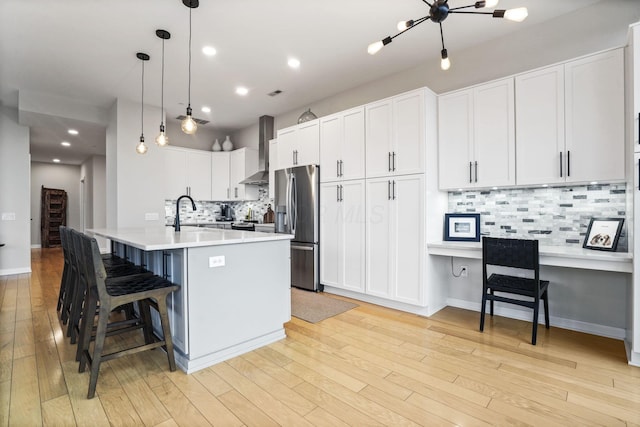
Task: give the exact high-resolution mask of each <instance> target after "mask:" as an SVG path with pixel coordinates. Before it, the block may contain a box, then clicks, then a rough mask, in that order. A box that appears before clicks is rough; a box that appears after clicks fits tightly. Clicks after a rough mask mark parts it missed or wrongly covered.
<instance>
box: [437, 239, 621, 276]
mask: <svg viewBox="0 0 640 427" xmlns="http://www.w3.org/2000/svg"><path fill="white" fill-rule="evenodd" d="M427 249H428V252H429V255H443V256H451V257H456V258H472V259H482V243H481V242H444V241H439V242H431V243H428V244H427ZM539 253H540V265H550V266H555V267H568V268H581V269H586V270H599V271H614V272H618V273H631V272H633V254H632V253H629V252H607V251H594V250H590V249H583V248H571V247H563V246H540V248H539Z"/></svg>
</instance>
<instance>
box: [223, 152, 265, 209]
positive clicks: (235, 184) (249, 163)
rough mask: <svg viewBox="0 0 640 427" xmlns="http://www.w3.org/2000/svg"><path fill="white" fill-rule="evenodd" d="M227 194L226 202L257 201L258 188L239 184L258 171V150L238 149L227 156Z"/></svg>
mask: <svg viewBox="0 0 640 427" xmlns="http://www.w3.org/2000/svg"><path fill="white" fill-rule="evenodd" d="M229 171H230V172H229V187H230V190H229V193H230V197H229V199H228V200H234V201H237V200H258V187H257V186H255V185H247V184H241V183H240V182H241V181H242V180H244V179H245V178H246V177H248V176H249V175H253V174H254V173H256V172H257V171H258V150H255V149H253V148H240V149H238V150H234V151H232V152H231V154H230V156H229Z"/></svg>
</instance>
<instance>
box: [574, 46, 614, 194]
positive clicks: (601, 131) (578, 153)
mask: <svg viewBox="0 0 640 427" xmlns="http://www.w3.org/2000/svg"><path fill="white" fill-rule="evenodd" d="M624 114H625V109H624V56H623V51H622V49H616V50H612V51H609V52H605V53H601V54H598V55H592V56H589V57H586V58H582V59H578V60H576V61H571V62H568V63H567V64H565V123H566V128H565V135H566V149H567V182H589V181H605V180H624V179H625V133H624V125H625V120H624Z"/></svg>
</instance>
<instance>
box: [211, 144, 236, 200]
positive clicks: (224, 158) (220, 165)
mask: <svg viewBox="0 0 640 427" xmlns="http://www.w3.org/2000/svg"><path fill="white" fill-rule="evenodd" d="M229 162H230V159H229V153H228V152H223V151H219V152H215V153H211V200H215V201H224V200H230V198H231V193H230V188H229V187H230V185H229V174H230V171H229Z"/></svg>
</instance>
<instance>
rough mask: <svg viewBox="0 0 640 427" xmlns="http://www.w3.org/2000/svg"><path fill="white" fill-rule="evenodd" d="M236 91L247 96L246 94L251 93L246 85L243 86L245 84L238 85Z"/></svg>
mask: <svg viewBox="0 0 640 427" xmlns="http://www.w3.org/2000/svg"><path fill="white" fill-rule="evenodd" d="M236 93H237V94H238V95H241V96H245V95H246V94H248V93H249V89H247V88H246V87H243V86H238V87H237V88H236Z"/></svg>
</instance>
